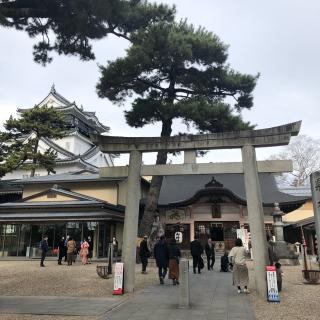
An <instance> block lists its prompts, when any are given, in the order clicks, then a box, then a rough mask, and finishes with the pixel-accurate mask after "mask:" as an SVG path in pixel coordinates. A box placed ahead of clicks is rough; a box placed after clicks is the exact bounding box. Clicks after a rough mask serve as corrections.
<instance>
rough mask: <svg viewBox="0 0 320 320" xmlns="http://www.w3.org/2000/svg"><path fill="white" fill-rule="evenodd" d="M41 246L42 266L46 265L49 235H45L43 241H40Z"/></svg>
mask: <svg viewBox="0 0 320 320" xmlns="http://www.w3.org/2000/svg"><path fill="white" fill-rule="evenodd" d="M40 248H41V260H40V267H44V266H45V265H44V264H43V263H44V260H45V258H46V256H47V252H48V250H49V245H48V236H47V235H45V236H43V238H42V241H41V242H40Z"/></svg>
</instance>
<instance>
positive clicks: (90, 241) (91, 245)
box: [87, 240, 93, 251]
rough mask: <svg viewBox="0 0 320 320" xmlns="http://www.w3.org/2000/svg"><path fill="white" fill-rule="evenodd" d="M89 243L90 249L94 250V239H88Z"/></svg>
mask: <svg viewBox="0 0 320 320" xmlns="http://www.w3.org/2000/svg"><path fill="white" fill-rule="evenodd" d="M87 242H88V244H89V251H93V241H92V240H87Z"/></svg>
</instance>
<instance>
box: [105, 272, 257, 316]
mask: <svg viewBox="0 0 320 320" xmlns="http://www.w3.org/2000/svg"><path fill="white" fill-rule="evenodd" d="M216 268H217V267H216ZM190 271H191V270H190ZM231 282H232V274H231V273H222V272H219V271H218V270H217V269H216V270H214V271H207V270H204V271H203V272H202V274H200V275H199V274H192V273H191V272H190V294H191V306H190V308H188V309H179V308H178V290H179V289H178V286H172V285H171V283H170V282H169V280H168V279H166V284H165V285H163V286H160V285H157V286H152V287H149V288H147V289H145V290H143V291H141V292H139V293H138V294H136V295H135V296H134V297H133V298H132V299H130V300H127V301H126V302H124V303H122V304H120V305H119V306H118V307H116V308H114V309H113V310H111V311H110V312H107V313H106V317H105V320H169V319H174V320H188V319H190V320H191V319H193V320H194V319H196V320H207V319H210V320H212V319H214V320H222V319H223V320H253V319H254V315H253V311H252V309H251V306H250V303H249V296H248V295H245V294H238V293H237V291H236V289H235V287H233V286H232V285H231Z"/></svg>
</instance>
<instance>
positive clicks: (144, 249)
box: [139, 236, 150, 274]
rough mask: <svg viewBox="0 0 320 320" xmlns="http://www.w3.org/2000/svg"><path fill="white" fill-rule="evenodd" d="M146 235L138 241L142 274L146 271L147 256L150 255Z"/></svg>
mask: <svg viewBox="0 0 320 320" xmlns="http://www.w3.org/2000/svg"><path fill="white" fill-rule="evenodd" d="M147 240H148V237H147V236H144V237H143V240H142V241H141V243H140V253H139V255H140V259H141V263H142V272H141V273H142V274H146V273H147V265H148V258H149V257H150V250H149V248H148V242H147Z"/></svg>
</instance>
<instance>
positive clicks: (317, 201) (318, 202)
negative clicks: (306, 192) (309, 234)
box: [310, 171, 320, 261]
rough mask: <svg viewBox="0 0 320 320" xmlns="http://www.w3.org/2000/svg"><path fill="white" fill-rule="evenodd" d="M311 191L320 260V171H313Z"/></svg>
mask: <svg viewBox="0 0 320 320" xmlns="http://www.w3.org/2000/svg"><path fill="white" fill-rule="evenodd" d="M310 181H311V192H312V202H313V213H314V222H315V228H316V234H317V247H318V250H317V255H318V258H319V261H320V244H319V241H320V171H317V172H313V173H311V175H310Z"/></svg>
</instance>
